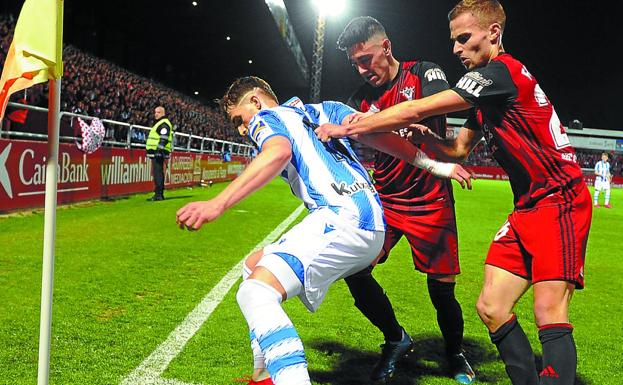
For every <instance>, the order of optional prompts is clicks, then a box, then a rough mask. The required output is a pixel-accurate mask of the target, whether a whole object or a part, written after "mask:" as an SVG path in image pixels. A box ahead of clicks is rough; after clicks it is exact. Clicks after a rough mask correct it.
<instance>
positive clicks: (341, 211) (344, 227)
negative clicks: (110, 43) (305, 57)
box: [176, 76, 471, 385]
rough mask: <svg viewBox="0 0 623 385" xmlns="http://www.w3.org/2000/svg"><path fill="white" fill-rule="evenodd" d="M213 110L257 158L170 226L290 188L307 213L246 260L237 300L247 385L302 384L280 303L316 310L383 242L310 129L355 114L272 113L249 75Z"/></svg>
mask: <svg viewBox="0 0 623 385" xmlns="http://www.w3.org/2000/svg"><path fill="white" fill-rule="evenodd" d="M221 105H222V108H223V110H224V111H225V112H226V113H227V115H228V116H229V118H230V120H231V122H232V123H233V124H234V126H236V127H237V129H238V131H239V132H240V133H241V134H244V135H248V136H249V138H250V139H251V140H252V141H253V142H254V143H255V144H256V145H257V146H258V148H259V150H260V152H259V154H258V156H257V157H256V158H255V159H253V161H251V163H250V164H249V165H248V166H247V167H246V168H245V169H244V171H243V172H242V173H241V174H240V176H238V177H237V178H236V179H235V180H234V181H233V182H232V183H231V184H229V185H228V186H227V187H226V188H225V189H224V190H223V191H222V192H221V193H219V194H218V195H217V196H216V197H215V198H213V199H211V200H209V201H205V202H192V203H189V204H187V205H185V206H184V207H182V208H181V209H180V210H178V212H177V217H176V219H177V223H178V224H179V225H180V227H181V228H187V229H188V230H197V229H199V228H200V227H201V226H202V224H203V223H206V222H211V221H213V220H215V219H216V218H218V217H219V216H221V215H222V214H223V212H224V211H225V210H227V209H228V208H230V207H231V206H233V205H234V204H236V203H237V202H239V201H240V200H242V199H244V198H245V197H247V196H248V195H250V194H251V193H253V192H254V191H256V190H258V189H259V188H261V187H262V186H264V185H265V184H266V183H268V182H270V181H271V180H272V179H273V178H274V177H276V176H277V175H281V176H282V177H283V178H284V179H285V180H286V181H287V182H288V183H289V185H290V187H291V190H292V192H293V193H294V194H295V195H296V196H297V197H298V198H300V199H301V200H302V201H303V202H304V204H305V206H306V207H307V208H308V210H309V214H308V215H307V216H306V217H305V218H304V219H303V220H302V221H301V222H300V223H299V224H297V225H296V226H294V227H293V228H292V229H291V230H289V231H288V232H287V233H285V234H284V235H283V236H282V237H281V239H280V240H279V241H278V242H276V243H273V244H271V245H268V246H266V247H265V248H264V249H263V250H260V251H257V252H255V253H253V254H252V255H251V256H250V257H249V258H248V259H247V260H246V261H245V264H244V267H243V270H244V272H243V278H244V280H243V282H242V283H241V284H240V287H239V289H238V293H237V296H236V298H237V300H238V304H239V306H240V309H241V311H242V313H243V315H244V317H245V319H246V321H247V323H248V326H249V330H250V337H251V347H252V350H253V356H254V373H253V377H252V380H251V382H250V384H257V383H262V384H270V383H271V382H272V383H274V384H276V385H310V384H311V381H310V379H309V373H308V372H307V360H306V358H305V353H304V350H303V344H302V342H301V339H300V338H299V336H298V334H297V332H296V330H295V329H294V326H293V324H292V322H291V320H290V318H289V317H288V315H287V314H286V313H285V311H284V310H283V308H282V307H281V302H282V301H283V300H285V299H288V298H292V297H295V296H298V297H299V298H300V299H301V301H302V302H303V304H304V305H305V306H306V307H307V308H308V309H309V310H310V311H316V310H317V309H318V307H319V306H320V304H321V302H322V301H323V299H324V297H325V295H326V293H327V290H328V288H329V286H330V285H331V284H332V283H333V282H335V281H336V280H338V279H340V278H344V277H346V276H349V275H351V274H354V273H356V272H357V271H360V270H362V269H363V268H365V267H366V266H369V265H370V264H371V263H372V262H373V261H374V259H375V258H376V257H377V256H378V254H379V252H380V251H381V247H382V245H383V239H384V238H385V223H384V220H383V208H382V206H381V203H380V201H379V198H378V194H377V193H376V191H375V190H374V187H373V186H372V182H371V181H370V179H369V176H368V173H367V172H366V170H365V168H364V167H363V166H362V165H361V164H360V163H359V161H358V160H357V158H356V156H355V153H354V151H353V150H352V148H350V144H349V143H348V141H347V140H343V139H336V140H334V141H331V142H330V143H328V144H324V143H322V142H321V141H320V140H319V139H318V138H317V137H316V135H315V134H314V131H313V130H314V128H315V127H316V126H317V125H318V124H320V123H324V122H332V123H343V122H346V121H347V120H348V119H350V116H351V115H352V114H353V113H354V112H355V111H354V110H353V109H351V108H350V107H348V106H346V105H345V104H342V103H337V102H323V103H321V104H314V105H305V104H303V103H302V102H301V101H300V100H299V99H298V98H292V99H290V100H289V101H287V102H286V103H284V104H283V105H281V106H280V105H279V104H278V102H277V97H276V95H275V94H274V93H273V91H272V89H271V87H270V86H269V85H268V83H266V82H265V81H264V80H262V79H260V78H257V77H252V76H250V77H244V78H240V79H238V80H236V81H235V82H234V83H233V84H232V85H231V86H230V87H229V89H228V91H227V92H226V93H225V96H224V97H223V99H222V101H221ZM359 139H362V140H364V139H365V138H359ZM366 143H367V144H378V145H379V147H380V148H389V149H393V151H394V152H393V153H394V154H395V155H397V156H398V155H401V156H403V157H404V158H405V159H412V160H413V162H414V163H418V164H421V165H422V166H428V167H429V168H431V169H433V170H437V171H438V172H439V173H441V174H445V175H446V176H448V177H453V178H456V179H457V180H459V182H460V183H461V184H464V183H467V185H468V187H470V186H471V185H470V181H469V178H470V175H469V173H467V172H466V171H465V170H464V169H462V167H461V166H459V165H454V164H445V163H440V162H434V161H430V159H428V161H429V162H427V161H426V159H424V158H423V157H424V156H423V154H422V153H421V151H419V150H418V149H417V147H415V146H414V145H413V144H411V143H408V142H406V141H404V140H401V139H400V138H398V137H397V136H396V135H393V134H384V135H374V136H373V137H370V138H368V139H367V140H366ZM422 162H424V164H422ZM269 375H270V379H269Z"/></svg>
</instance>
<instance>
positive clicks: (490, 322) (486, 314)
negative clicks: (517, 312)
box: [476, 296, 510, 330]
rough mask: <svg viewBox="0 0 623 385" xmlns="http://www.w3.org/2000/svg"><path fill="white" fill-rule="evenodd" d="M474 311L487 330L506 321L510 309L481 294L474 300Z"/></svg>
mask: <svg viewBox="0 0 623 385" xmlns="http://www.w3.org/2000/svg"><path fill="white" fill-rule="evenodd" d="M476 311H477V312H478V315H479V316H480V319H481V320H482V322H484V323H485V325H487V327H488V328H489V330H494V329H496V328H497V327H498V326H499V325H501V324H503V323H504V322H506V320H508V317H509V315H510V309H508V308H507V307H506V306H502V305H501V304H498V303H495V302H494V301H490V300H488V299H487V298H484V297H483V296H480V298H478V301H477V302H476Z"/></svg>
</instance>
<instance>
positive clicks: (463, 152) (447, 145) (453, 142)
mask: <svg viewBox="0 0 623 385" xmlns="http://www.w3.org/2000/svg"><path fill="white" fill-rule="evenodd" d="M409 127H410V128H412V129H413V130H412V133H413V134H412V136H411V140H412V141H413V142H414V143H425V144H426V151H428V152H429V153H430V154H434V155H435V157H436V158H437V159H440V160H443V161H446V162H457V163H463V162H464V161H465V160H467V157H468V156H469V154H470V153H471V152H472V150H473V149H474V147H476V146H477V145H478V143H480V141H481V139H482V132H481V131H476V130H470V129H469V128H466V127H461V129H460V130H459V133H458V135H457V136H456V138H453V139H445V138H441V137H440V136H439V135H437V134H436V133H435V132H433V131H432V130H429V129H428V127H426V126H423V125H421V124H412V125H410V126H409Z"/></svg>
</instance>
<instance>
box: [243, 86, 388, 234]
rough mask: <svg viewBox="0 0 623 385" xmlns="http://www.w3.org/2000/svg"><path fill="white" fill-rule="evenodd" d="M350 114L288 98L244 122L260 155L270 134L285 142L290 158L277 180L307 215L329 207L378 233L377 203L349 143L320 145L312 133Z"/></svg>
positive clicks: (339, 107) (381, 225)
mask: <svg viewBox="0 0 623 385" xmlns="http://www.w3.org/2000/svg"><path fill="white" fill-rule="evenodd" d="M353 112H354V110H353V109H352V108H350V107H348V106H347V105H345V104H343V103H339V102H323V103H321V104H303V102H301V100H300V99H299V98H292V99H290V100H288V101H287V102H286V103H284V104H282V105H281V106H279V107H273V108H269V109H265V110H261V111H260V112H258V113H257V114H256V115H255V116H254V117H253V119H252V120H251V122H250V123H249V137H250V138H251V140H253V142H255V143H256V144H257V146H258V147H259V148H260V151H261V149H262V146H263V145H264V143H265V142H266V140H268V139H269V138H271V137H273V136H275V135H280V136H283V137H286V138H287V139H288V140H289V141H290V143H291V144H292V159H291V160H290V163H288V165H287V166H286V168H285V169H284V170H283V172H282V176H283V177H284V179H285V180H286V181H287V182H288V183H289V185H290V188H291V189H292V192H293V193H294V195H296V196H297V197H298V198H299V199H301V200H302V201H303V202H304V203H305V206H306V207H307V209H308V210H310V211H313V210H316V209H319V208H329V209H331V210H333V211H334V212H335V213H336V214H338V215H339V216H340V218H342V219H344V220H346V221H349V222H350V223H352V224H354V225H355V226H357V227H358V228H360V229H365V230H371V231H383V230H385V220H384V218H383V209H382V206H381V202H380V200H379V197H378V195H377V193H376V190H375V189H374V187H373V185H372V182H371V181H370V176H369V175H368V172H367V171H366V170H365V168H364V167H363V166H362V165H361V163H359V160H358V159H357V157H356V155H355V152H354V151H353V149H352V148H351V147H350V144H349V143H348V140H346V139H333V140H331V142H329V143H323V142H322V141H320V140H319V139H318V138H317V137H316V134H315V133H314V129H315V128H316V127H317V126H318V125H320V124H323V123H334V124H341V123H342V121H343V120H344V118H345V117H346V116H348V115H349V114H351V113H353Z"/></svg>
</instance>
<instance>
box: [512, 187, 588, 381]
mask: <svg viewBox="0 0 623 385" xmlns="http://www.w3.org/2000/svg"><path fill="white" fill-rule="evenodd" d="M574 190H575V191H569V192H566V193H565V194H564V195H560V196H558V198H557V201H556V203H557V204H554V205H552V204H547V205H544V206H542V207H539V208H537V209H536V210H529V211H527V212H526V213H524V214H522V215H521V217H520V220H521V222H522V223H523V224H522V225H521V231H520V232H519V234H520V237H521V240H522V244H524V245H525V246H526V248H527V249H528V251H529V253H530V254H531V255H532V256H533V262H532V282H533V287H534V315H535V320H536V323H537V326H538V327H539V339H540V340H541V345H542V350H543V371H541V374H540V377H541V384H547V385H554V384H556V385H562V384H564V385H572V384H573V383H574V382H575V375H576V366H577V355H576V349H575V342H574V340H573V335H572V332H573V327H572V326H571V324H570V323H569V318H568V309H569V304H570V301H571V297H572V295H573V293H574V290H575V289H576V288H582V287H583V286H584V256H585V253H586V243H587V240H588V233H589V229H590V224H591V218H592V208H591V203H592V202H591V196H590V193H589V191H588V189H587V188H586V186H585V185H584V183H581V184H578V185H576V187H575V188H574ZM554 198H556V197H552V198H551V199H552V200H553V199H554Z"/></svg>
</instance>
